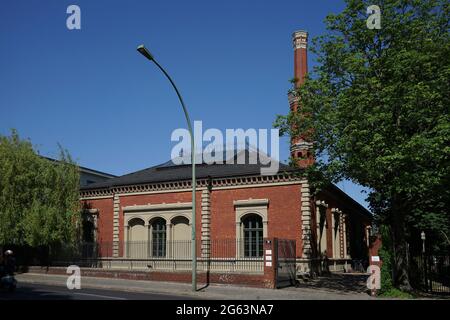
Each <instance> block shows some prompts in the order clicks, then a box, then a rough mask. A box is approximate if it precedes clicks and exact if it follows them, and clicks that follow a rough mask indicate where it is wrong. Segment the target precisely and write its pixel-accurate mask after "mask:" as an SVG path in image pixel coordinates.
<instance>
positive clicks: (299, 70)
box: [288, 30, 314, 167]
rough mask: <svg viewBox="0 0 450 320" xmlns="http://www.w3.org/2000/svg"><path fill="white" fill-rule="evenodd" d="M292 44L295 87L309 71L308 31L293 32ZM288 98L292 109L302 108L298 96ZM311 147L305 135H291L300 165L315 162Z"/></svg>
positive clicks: (295, 110) (295, 156) (292, 154)
mask: <svg viewBox="0 0 450 320" xmlns="http://www.w3.org/2000/svg"><path fill="white" fill-rule="evenodd" d="M292 44H293V47H294V78H295V79H296V80H297V81H296V82H295V85H294V87H295V88H298V87H300V86H301V85H302V84H303V83H304V82H305V76H306V74H307V72H308V52H307V50H308V32H306V31H303V30H298V31H295V32H294V33H293V34H292ZM288 99H289V106H290V108H291V111H293V112H297V111H299V109H301V106H300V101H299V99H298V97H296V96H294V94H292V93H289V95H288ZM311 147H312V144H311V142H308V141H306V139H304V137H291V157H292V158H299V159H298V160H297V161H298V164H299V166H300V167H307V166H309V165H311V164H313V163H314V156H313V154H312V151H311Z"/></svg>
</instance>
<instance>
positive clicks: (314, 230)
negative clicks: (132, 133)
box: [81, 31, 372, 273]
mask: <svg viewBox="0 0 450 320" xmlns="http://www.w3.org/2000/svg"><path fill="white" fill-rule="evenodd" d="M293 44H294V70H295V71H294V74H295V77H296V78H298V79H299V81H298V82H297V85H301V83H302V81H303V77H304V75H305V74H306V72H307V33H306V32H303V31H298V32H295V33H294V35H293ZM289 104H290V107H291V108H292V109H293V110H297V109H299V102H298V100H296V99H295V97H294V96H292V95H290V96H289ZM309 149H310V143H308V142H307V141H306V140H305V139H302V138H293V139H292V146H291V152H292V155H293V156H298V155H299V154H304V155H306V156H307V160H302V161H301V163H300V164H301V166H306V165H308V164H309V163H311V162H312V161H314V159H313V157H312V154H311V153H310V151H309ZM196 168H197V190H198V191H197V193H196V221H197V224H196V233H197V239H196V240H197V253H198V254H197V255H198V257H199V259H200V260H199V263H200V264H202V263H205V261H206V260H207V259H208V258H210V257H217V256H218V255H219V251H221V252H220V254H221V258H224V259H225V258H226V259H241V260H239V261H241V262H242V263H244V262H245V261H246V260H245V259H246V258H248V259H252V258H253V259H256V260H257V259H259V258H261V259H262V256H263V245H262V242H263V239H266V238H282V239H293V240H295V243H296V247H295V248H296V249H295V256H296V259H297V273H304V272H306V273H307V272H310V271H317V270H318V269H317V268H320V266H322V267H323V263H322V264H321V263H320V262H323V261H326V265H327V266H326V267H329V268H330V270H331V271H333V270H343V269H344V268H346V267H347V268H349V267H350V261H351V260H352V259H364V258H366V257H367V254H368V236H369V234H368V231H369V228H370V227H369V226H370V224H371V219H372V216H371V214H370V213H369V212H368V211H367V210H366V209H365V208H363V207H362V206H361V205H360V204H358V203H357V202H356V201H354V200H353V199H352V198H350V197H349V196H348V195H346V194H345V193H344V192H342V191H341V190H340V189H338V188H337V187H336V186H334V185H330V186H329V187H328V188H326V189H325V190H323V191H322V192H320V194H318V195H317V196H313V195H312V192H311V189H310V185H309V183H308V181H307V179H306V178H305V177H304V176H302V170H301V169H296V168H293V167H289V166H286V165H282V164H280V170H279V173H278V174H276V175H273V176H263V175H261V174H260V168H261V165H260V164H212V165H208V164H199V165H197V167H196ZM81 200H82V203H83V206H84V208H85V217H86V221H85V226H86V228H91V231H92V232H93V234H92V239H93V240H94V241H96V242H97V243H99V244H100V251H101V252H100V254H101V255H102V256H110V257H112V258H114V259H117V261H122V262H123V261H126V259H133V258H156V259H153V260H152V264H151V266H150V265H149V264H143V265H142V268H144V269H145V268H152V269H164V268H166V267H165V266H167V265H164V264H163V263H166V260H165V259H170V260H171V266H173V265H174V263H175V262H174V260H177V261H178V262H177V263H178V265H177V268H183V267H180V266H182V265H183V263H184V264H185V268H186V269H188V268H189V264H188V263H189V257H190V249H189V244H188V242H189V241H190V235H191V234H190V232H191V220H192V216H191V209H192V207H191V206H192V204H191V167H190V165H173V164H171V163H170V162H169V163H166V164H163V165H159V166H155V167H151V168H148V169H144V170H141V171H138V172H134V173H131V174H127V175H124V176H120V177H116V178H112V179H109V180H107V181H104V182H100V183H94V184H91V185H88V186H86V187H83V188H82V189H81ZM227 241H230V242H229V243H228V244H226V245H224V243H227ZM230 243H231V244H230ZM130 244H133V245H130ZM218 244H220V246H219V245H218ZM106 247H107V248H108V249H105V248H106ZM219 247H220V248H219ZM225 247H226V249H224V248H225ZM174 252H175V253H174ZM202 258H205V259H206V260H202ZM185 260H186V261H185ZM227 261H228V260H227ZM135 263H139V261H136V262H135ZM261 267H262V265H261ZM233 268H235V269H234V270H235V271H239V270H241V271H245V270H246V267H245V266H243V267H240V266H239V264H236V263H235V264H234V265H233ZM240 268H241V269H240ZM251 268H256V269H258V268H259V267H255V266H252V267H251ZM251 268H250V269H251ZM200 269H201V266H200ZM247 269H248V268H247ZM253 271H255V270H253ZM256 271H257V270H256Z"/></svg>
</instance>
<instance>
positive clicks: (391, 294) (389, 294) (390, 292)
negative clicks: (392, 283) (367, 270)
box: [379, 288, 414, 299]
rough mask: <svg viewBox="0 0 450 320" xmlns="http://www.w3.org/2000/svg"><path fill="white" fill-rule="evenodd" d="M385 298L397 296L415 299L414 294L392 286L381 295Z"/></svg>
mask: <svg viewBox="0 0 450 320" xmlns="http://www.w3.org/2000/svg"><path fill="white" fill-rule="evenodd" d="M379 296H380V297H383V298H397V299H414V296H413V295H412V294H410V293H408V292H405V291H401V290H399V289H397V288H390V289H389V290H387V291H384V292H383V293H381V294H380V295H379Z"/></svg>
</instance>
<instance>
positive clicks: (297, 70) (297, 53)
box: [292, 30, 308, 87]
mask: <svg viewBox="0 0 450 320" xmlns="http://www.w3.org/2000/svg"><path fill="white" fill-rule="evenodd" d="M292 44H293V46H294V77H295V78H296V79H298V80H297V82H296V84H295V86H296V87H299V86H300V85H302V84H303V83H304V82H305V76H306V73H307V72H308V52H307V49H308V32H306V31H303V30H299V31H295V32H294V33H293V34H292Z"/></svg>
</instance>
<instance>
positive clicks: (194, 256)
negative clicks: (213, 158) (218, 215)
mask: <svg viewBox="0 0 450 320" xmlns="http://www.w3.org/2000/svg"><path fill="white" fill-rule="evenodd" d="M137 51H139V53H141V54H142V55H143V56H144V57H146V58H147V59H148V60H150V61H152V62H153V63H154V64H155V65H156V66H157V67H158V68H159V69H160V70H161V71H162V73H164V75H165V76H166V77H167V79H169V81H170V83H171V84H172V87H173V88H174V89H175V92H176V93H177V96H178V99H179V100H180V103H181V106H182V107H183V112H184V116H185V117H186V122H187V125H188V130H189V134H190V135H191V164H192V233H191V240H192V290H193V291H197V246H196V232H195V185H196V180H195V143H194V134H193V132H192V125H191V119H190V118H189V114H188V112H187V109H186V106H185V105H184V102H183V98H182V97H181V94H180V92H179V91H178V88H177V86H176V85H175V83H174V82H173V80H172V78H170V76H169V74H168V73H167V72H166V70H164V68H163V67H161V65H160V64H159V63H158V62H157V61H156V60H155V57H153V55H152V54H151V53H150V51H148V50H147V48H146V47H145V46H144V45H143V44H141V45H140V46H138V47H137Z"/></svg>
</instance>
